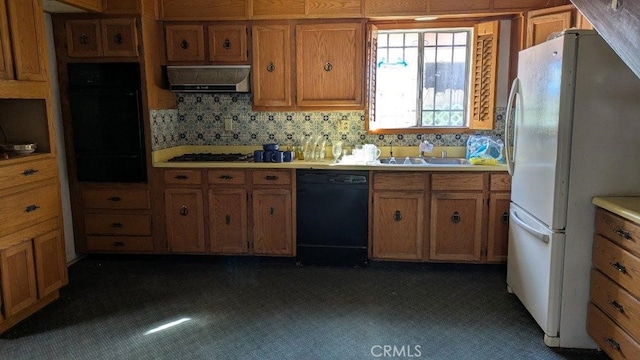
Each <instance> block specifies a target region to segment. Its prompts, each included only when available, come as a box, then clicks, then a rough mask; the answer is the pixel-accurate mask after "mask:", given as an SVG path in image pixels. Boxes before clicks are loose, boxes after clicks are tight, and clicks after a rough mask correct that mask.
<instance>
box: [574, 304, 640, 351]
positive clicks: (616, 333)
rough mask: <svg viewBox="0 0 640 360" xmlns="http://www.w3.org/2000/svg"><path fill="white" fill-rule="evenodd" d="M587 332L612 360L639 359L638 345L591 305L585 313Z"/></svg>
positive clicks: (639, 349)
mask: <svg viewBox="0 0 640 360" xmlns="http://www.w3.org/2000/svg"><path fill="white" fill-rule="evenodd" d="M587 332H588V333H589V335H590V336H591V338H593V340H595V342H596V343H597V344H598V346H599V347H600V348H602V350H604V352H606V353H607V355H609V356H610V357H611V358H612V359H614V360H617V359H640V345H638V343H637V342H636V341H635V340H634V339H633V338H632V337H631V336H630V335H629V334H627V333H626V332H625V331H624V330H622V329H621V328H620V327H619V326H617V325H616V324H615V323H614V322H613V321H611V319H609V318H608V317H607V316H606V315H605V314H604V313H602V311H600V309H598V308H597V307H596V306H595V305H593V304H589V310H588V312H587Z"/></svg>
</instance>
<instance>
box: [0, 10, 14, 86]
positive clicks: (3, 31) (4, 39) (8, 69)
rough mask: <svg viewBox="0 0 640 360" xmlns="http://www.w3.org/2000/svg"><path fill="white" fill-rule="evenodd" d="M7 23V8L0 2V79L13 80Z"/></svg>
mask: <svg viewBox="0 0 640 360" xmlns="http://www.w3.org/2000/svg"><path fill="white" fill-rule="evenodd" d="M7 22H8V18H7V7H6V6H5V2H4V1H0V79H13V60H12V58H11V40H10V39H9V24H8V23H7Z"/></svg>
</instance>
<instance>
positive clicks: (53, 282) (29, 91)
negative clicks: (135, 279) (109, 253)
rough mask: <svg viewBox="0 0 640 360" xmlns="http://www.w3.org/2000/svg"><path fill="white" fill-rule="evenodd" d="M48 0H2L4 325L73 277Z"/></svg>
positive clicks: (0, 289)
mask: <svg viewBox="0 0 640 360" xmlns="http://www.w3.org/2000/svg"><path fill="white" fill-rule="evenodd" d="M47 69H48V64H47V57H46V44H45V28H44V13H43V10H42V3H41V0H0V114H2V116H1V117H0V144H35V145H36V149H35V151H33V152H31V151H8V150H4V149H0V209H1V210H0V305H1V306H0V332H4V331H6V330H7V329H9V328H10V327H12V326H13V325H15V324H16V323H18V322H19V321H21V320H23V319H25V318H26V317H28V316H30V315H31V314H33V313H34V312H36V311H38V310H39V309H41V308H42V307H44V306H45V305H47V304H48V303H50V302H52V301H53V300H55V299H57V298H58V297H59V289H60V288H61V287H62V286H64V285H65V284H66V283H67V281H68V280H67V267H66V258H65V251H64V239H63V232H62V217H61V206H60V201H61V200H60V180H59V177H58V167H57V163H58V162H57V159H56V156H57V155H56V145H55V134H54V130H53V110H52V103H51V101H52V97H51V90H50V84H49V80H48V71H47Z"/></svg>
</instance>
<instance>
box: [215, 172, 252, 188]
mask: <svg viewBox="0 0 640 360" xmlns="http://www.w3.org/2000/svg"><path fill="white" fill-rule="evenodd" d="M207 179H208V181H209V184H224V185H227V184H246V183H247V173H246V171H244V170H228V169H222V170H209V172H208V174H207Z"/></svg>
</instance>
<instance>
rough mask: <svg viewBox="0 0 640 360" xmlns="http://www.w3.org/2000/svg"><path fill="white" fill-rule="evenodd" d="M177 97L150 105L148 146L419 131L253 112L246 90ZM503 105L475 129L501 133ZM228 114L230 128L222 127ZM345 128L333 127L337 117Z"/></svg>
mask: <svg viewBox="0 0 640 360" xmlns="http://www.w3.org/2000/svg"><path fill="white" fill-rule="evenodd" d="M177 96H178V109H171V110H151V130H152V134H151V136H152V139H153V150H162V149H166V148H169V147H173V146H179V145H256V146H260V145H262V144H264V143H268V142H276V143H278V144H280V145H283V146H287V145H295V144H298V143H300V142H301V141H302V140H303V139H304V138H305V137H309V136H318V135H322V136H324V137H325V138H326V139H327V140H329V142H331V141H337V140H342V141H344V142H345V143H346V144H356V143H372V144H376V145H378V146H386V145H389V142H390V141H393V144H394V146H414V145H416V146H417V145H418V144H419V142H420V139H421V138H422V135H421V134H384V135H382V134H381V135H375V134H368V133H367V132H366V130H365V126H364V125H365V124H364V112H363V111H333V112H255V111H252V110H251V95H250V94H187V93H184V94H183V93H180V94H177ZM505 111H506V110H505V108H496V121H495V129H494V130H491V131H477V132H476V133H477V134H483V135H494V136H497V137H501V138H502V137H503V136H504V125H505V121H504V120H505V119H504V118H505ZM227 118H231V119H232V122H233V130H232V131H225V130H224V121H225V119H227ZM342 120H346V121H348V123H349V131H345V132H341V131H338V123H339V121H342ZM425 137H426V139H427V140H429V141H430V142H432V143H433V144H434V145H435V146H465V145H466V142H467V139H468V137H469V135H468V134H426V135H425Z"/></svg>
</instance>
